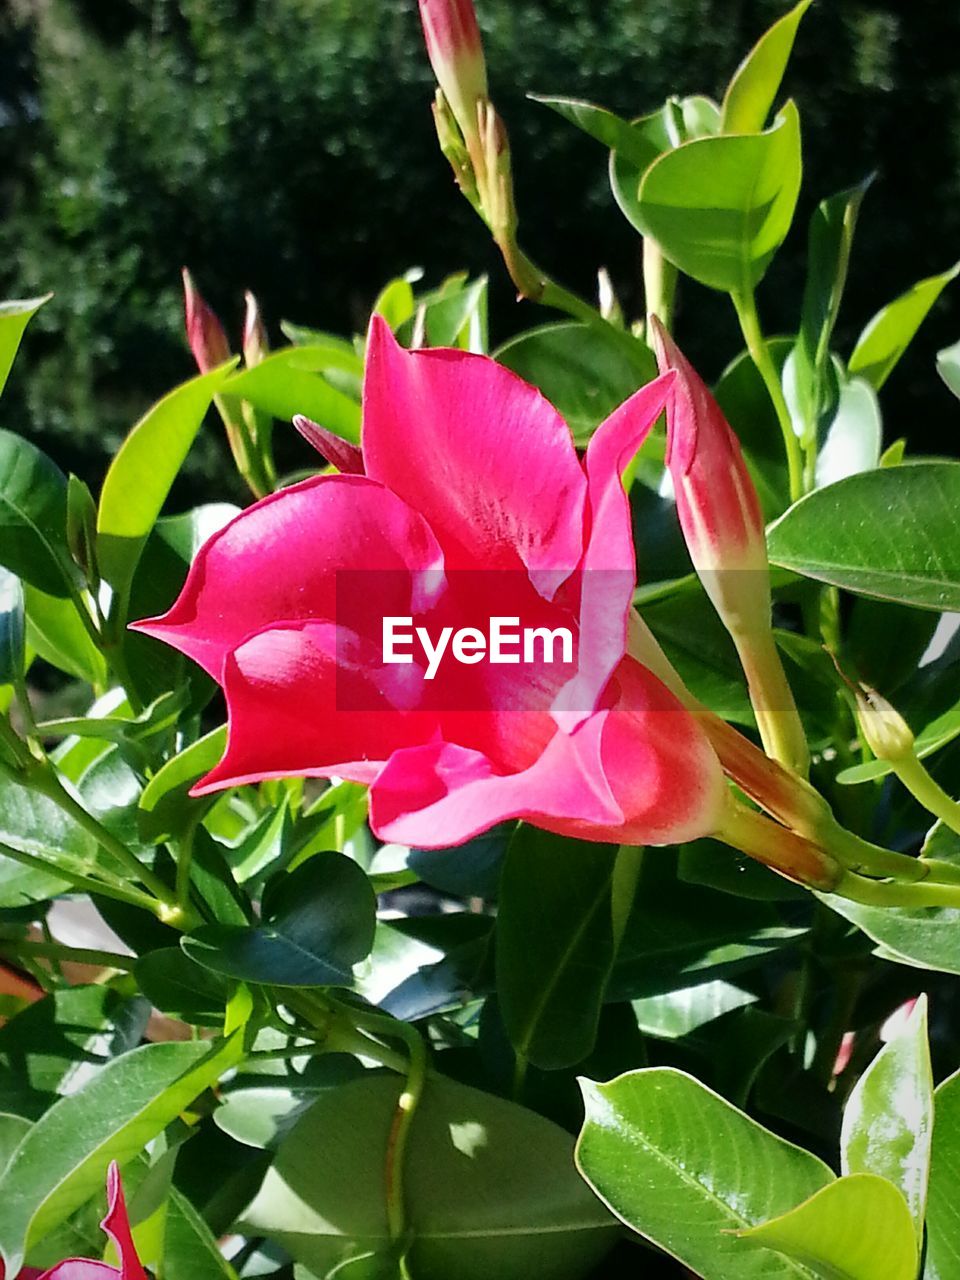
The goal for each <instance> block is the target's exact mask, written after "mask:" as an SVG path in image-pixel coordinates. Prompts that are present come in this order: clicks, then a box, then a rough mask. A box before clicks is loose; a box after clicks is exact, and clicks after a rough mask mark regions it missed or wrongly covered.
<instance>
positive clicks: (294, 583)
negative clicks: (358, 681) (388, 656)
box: [132, 476, 443, 680]
mask: <svg viewBox="0 0 960 1280" xmlns="http://www.w3.org/2000/svg"><path fill="white" fill-rule="evenodd" d="M442 564H443V557H442V554H441V552H440V548H439V546H438V545H437V542H436V539H435V538H434V536H433V534H432V533H431V531H430V529H429V528H428V527H427V525H426V523H425V522H424V520H423V519H422V518H421V517H420V516H419V515H417V513H416V512H415V511H411V510H410V508H409V507H408V506H406V504H405V503H403V502H402V501H401V500H400V499H399V498H397V497H395V496H394V495H393V494H392V493H390V492H388V491H387V490H386V489H384V488H383V486H382V485H379V484H375V483H374V482H373V481H371V480H367V479H365V478H364V477H362V476H315V477H314V478H313V479H310V480H304V481H303V482H302V483H301V484H297V485H293V486H292V487H291V488H289V489H282V490H281V491H280V492H279V493H275V494H271V495H270V496H269V497H267V498H264V499H263V500H262V501H260V502H257V503H255V504H254V506H252V507H250V508H249V509H248V510H246V511H244V512H242V513H241V514H240V515H239V516H237V517H236V518H235V519H234V520H232V521H231V522H230V523H229V524H228V525H226V526H225V527H224V528H223V529H221V530H220V531H219V532H218V533H216V534H214V536H213V537H212V538H211V539H210V540H209V541H208V542H207V543H206V544H205V545H204V546H203V547H202V548H201V549H200V551H199V553H198V555H197V557H196V559H195V560H194V562H193V565H192V566H191V568H190V572H189V574H188V575H187V580H186V582H185V583H184V587H183V590H182V591H181V592H180V595H179V597H178V599H177V600H176V602H175V603H174V604H173V606H172V607H171V609H170V610H169V611H168V612H167V613H166V614H164V616H163V617H161V618H148V619H146V620H145V621H143V622H135V623H133V624H132V625H133V629H134V630H136V631H143V632H145V633H146V634H147V635H150V636H154V637H156V638H157V639H158V640H163V641H165V642H166V643H167V644H170V645H172V646H173V647H174V648H175V649H179V650H180V652H181V653H185V654H186V655H187V656H188V657H190V658H192V659H193V660H194V661H195V662H198V663H199V664H200V665H201V666H202V667H203V668H204V670H205V671H207V672H209V674H210V675H212V676H213V677H214V679H216V680H219V679H220V676H221V671H222V668H223V664H224V659H225V658H226V655H227V654H228V653H229V652H230V651H231V650H232V649H235V648H236V647H237V646H238V645H239V644H241V643H242V642H243V641H244V640H245V639H246V638H247V637H249V636H251V635H255V634H256V633H257V632H259V631H261V630H263V628H264V627H268V626H271V625H274V624H276V623H278V622H290V621H297V620H300V619H309V618H318V619H332V618H334V617H336V599H337V577H338V574H341V575H342V574H344V573H345V572H349V574H350V575H351V581H352V582H353V583H354V585H355V586H356V585H357V584H358V583H360V582H361V580H362V575H363V573H364V572H366V571H374V570H376V571H378V576H377V583H378V586H380V587H382V586H383V584H384V583H387V584H388V586H389V587H391V588H392V589H398V588H399V586H400V585H401V584H402V583H403V582H404V581H406V580H407V579H408V578H409V579H410V580H411V582H413V583H414V590H413V604H414V607H415V610H416V609H419V608H421V607H423V605H424V604H425V603H427V602H428V601H427V599H419V598H417V595H418V589H419V591H420V594H421V595H425V596H426V597H429V594H430V591H431V590H436V589H438V586H439V583H438V582H433V584H432V585H431V581H430V576H429V575H428V574H423V573H419V572H417V571H419V570H430V571H434V570H439V569H440V568H441V567H442ZM381 574H382V576H381ZM411 575H414V576H413V577H411ZM376 594H377V592H371V593H370V599H369V602H368V603H369V606H370V612H371V619H372V615H373V605H374V603H375V599H374V597H375V596H376ZM385 611H386V610H384V612H385ZM409 611H410V610H409V609H408V610H406V612H409ZM378 625H379V624H378Z"/></svg>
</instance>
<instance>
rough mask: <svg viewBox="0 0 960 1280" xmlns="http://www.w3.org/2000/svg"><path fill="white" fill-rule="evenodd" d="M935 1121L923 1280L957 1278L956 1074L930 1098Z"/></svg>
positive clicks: (959, 1111)
mask: <svg viewBox="0 0 960 1280" xmlns="http://www.w3.org/2000/svg"><path fill="white" fill-rule="evenodd" d="M934 1106H935V1119H934V1125H933V1147H932V1151H931V1157H930V1194H929V1200H928V1204H927V1252H926V1259H925V1264H924V1268H923V1280H953V1277H954V1276H960V1197H958V1196H957V1186H958V1185H960V1072H956V1073H955V1074H954V1075H952V1076H950V1077H949V1078H948V1079H947V1080H944V1082H943V1084H941V1085H940V1086H939V1087H938V1088H937V1091H936V1093H935V1094H934Z"/></svg>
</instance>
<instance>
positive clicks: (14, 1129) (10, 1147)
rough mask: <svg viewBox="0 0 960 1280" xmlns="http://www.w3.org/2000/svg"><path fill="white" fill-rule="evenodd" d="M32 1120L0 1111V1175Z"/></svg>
mask: <svg viewBox="0 0 960 1280" xmlns="http://www.w3.org/2000/svg"><path fill="white" fill-rule="evenodd" d="M31 1124H32V1121H30V1120H27V1119H25V1118H24V1117H23V1116H15V1115H10V1114H9V1113H7V1112H4V1111H0V1176H2V1174H3V1171H4V1169H6V1167H7V1165H8V1164H9V1163H10V1158H11V1156H12V1155H13V1153H14V1152H15V1151H16V1149H17V1147H18V1146H19V1145H20V1143H21V1142H22V1141H23V1139H24V1137H25V1136H26V1134H27V1132H28V1131H29V1129H30V1126H31Z"/></svg>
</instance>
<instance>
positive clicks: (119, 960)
mask: <svg viewBox="0 0 960 1280" xmlns="http://www.w3.org/2000/svg"><path fill="white" fill-rule="evenodd" d="M0 954H3V955H6V956H7V957H8V958H11V959H16V958H17V957H18V956H39V957H40V958H41V959H49V960H67V961H69V962H71V963H73V964H88V965H92V966H94V967H96V968H98V969H120V970H122V971H123V972H124V973H130V972H132V970H133V967H134V965H135V964H136V957H134V956H121V955H117V953H116V952H114V951H96V950H91V949H90V948H89V947H68V946H66V945H65V944H64V943H62V942H34V941H32V940H30V939H27V938H24V939H17V940H16V941H12V940H9V941H8V940H6V939H3V938H0Z"/></svg>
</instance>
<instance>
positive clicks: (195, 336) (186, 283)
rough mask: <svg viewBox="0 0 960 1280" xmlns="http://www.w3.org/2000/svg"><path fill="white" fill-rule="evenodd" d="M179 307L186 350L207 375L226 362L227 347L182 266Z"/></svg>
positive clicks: (209, 311)
mask: <svg viewBox="0 0 960 1280" xmlns="http://www.w3.org/2000/svg"><path fill="white" fill-rule="evenodd" d="M183 304H184V314H185V318H186V325H187V341H188V342H189V343H190V350H191V351H192V352H193V358H194V360H196V362H197V367H198V368H199V370H200V372H201V373H207V372H208V371H209V370H210V369H215V368H216V367H217V365H220V364H223V363H224V361H225V360H229V359H230V356H231V351H230V344H229V343H228V342H227V335H226V334H225V333H224V331H223V325H222V324H221V323H220V321H219V320H218V319H217V316H216V313H215V312H214V311H212V310H211V309H210V307H208V306H207V304H206V302H204V300H203V298H202V297H201V295H200V293H199V291H198V290H197V287H196V285H195V284H194V283H193V278H192V277H191V275H190V272H189V271H188V270H187V268H186V267H184V268H183Z"/></svg>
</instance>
